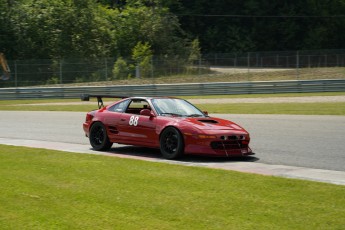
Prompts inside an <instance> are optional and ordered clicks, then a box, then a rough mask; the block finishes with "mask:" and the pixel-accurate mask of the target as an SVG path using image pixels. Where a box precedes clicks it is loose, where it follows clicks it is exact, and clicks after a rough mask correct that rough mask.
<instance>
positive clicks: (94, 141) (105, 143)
mask: <svg viewBox="0 0 345 230" xmlns="http://www.w3.org/2000/svg"><path fill="white" fill-rule="evenodd" d="M89 140H90V144H91V146H92V147H93V148H94V149H95V150H97V151H105V150H109V149H110V147H111V146H112V145H113V143H111V142H110V141H109V138H108V135H107V130H106V128H105V126H104V125H103V124H102V123H100V122H97V123H95V124H93V125H92V127H91V130H90V135H89Z"/></svg>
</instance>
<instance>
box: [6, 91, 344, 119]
mask: <svg viewBox="0 0 345 230" xmlns="http://www.w3.org/2000/svg"><path fill="white" fill-rule="evenodd" d="M343 95H345V92H329V93H285V94H254V95H253V94H251V95H211V96H194V97H193V96H186V97H183V98H185V99H197V98H206V99H216V98H268V97H308V96H343ZM93 101H94V104H87V103H85V104H83V102H80V100H78V99H55V100H14V101H0V110H13V111H71V112H87V111H90V110H94V109H97V102H96V101H95V100H93ZM69 102H80V103H81V104H77V105H68V104H66V105H63V103H69ZM110 102H111V99H107V100H105V104H107V103H110ZM47 103H48V104H47ZM49 103H62V104H51V105H49ZM40 104H41V105H40ZM197 106H198V107H199V108H200V109H202V110H207V111H208V112H209V113H236V114H299V115H345V103H344V102H334V103H228V104H199V105H197Z"/></svg>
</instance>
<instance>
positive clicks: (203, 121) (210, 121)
mask: <svg viewBox="0 0 345 230" xmlns="http://www.w3.org/2000/svg"><path fill="white" fill-rule="evenodd" d="M198 121H200V122H202V123H209V124H218V121H215V120H206V119H204V120H202V119H200V120H198Z"/></svg>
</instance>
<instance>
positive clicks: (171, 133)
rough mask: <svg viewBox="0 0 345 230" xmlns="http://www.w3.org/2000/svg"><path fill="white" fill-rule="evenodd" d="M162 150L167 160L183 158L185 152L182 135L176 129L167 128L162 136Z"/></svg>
mask: <svg viewBox="0 0 345 230" xmlns="http://www.w3.org/2000/svg"><path fill="white" fill-rule="evenodd" d="M160 150H161V153H162V155H163V157H164V158H166V159H176V158H178V157H180V156H182V154H183V150H184V144H183V137H182V134H181V133H180V132H179V131H178V130H177V129H176V128H174V127H168V128H166V129H165V130H164V131H163V133H162V134H161V136H160Z"/></svg>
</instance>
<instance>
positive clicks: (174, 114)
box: [160, 113, 182, 117]
mask: <svg viewBox="0 0 345 230" xmlns="http://www.w3.org/2000/svg"><path fill="white" fill-rule="evenodd" d="M160 114H161V115H172V116H177V117H181V116H182V115H181V114H177V113H160Z"/></svg>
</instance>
